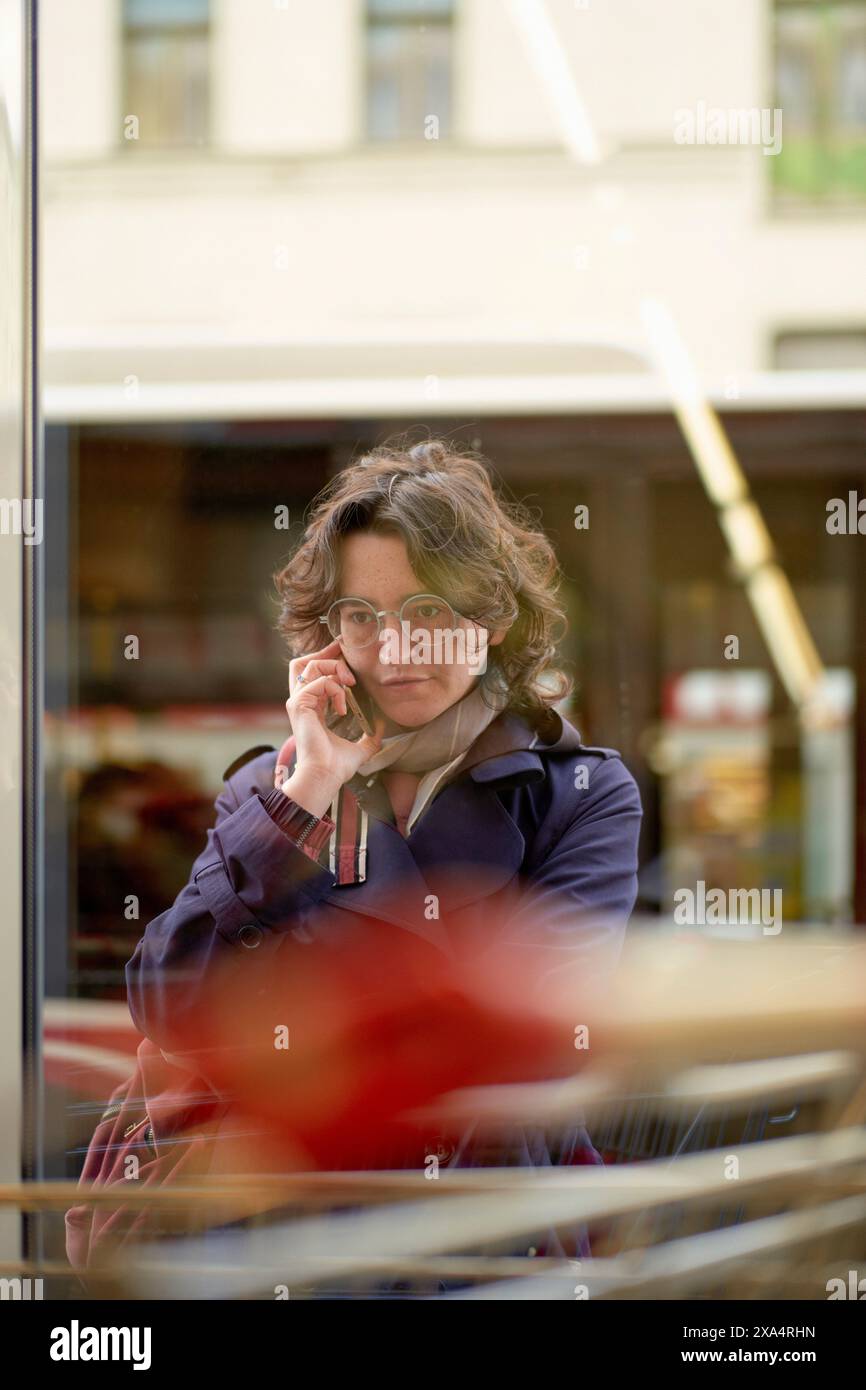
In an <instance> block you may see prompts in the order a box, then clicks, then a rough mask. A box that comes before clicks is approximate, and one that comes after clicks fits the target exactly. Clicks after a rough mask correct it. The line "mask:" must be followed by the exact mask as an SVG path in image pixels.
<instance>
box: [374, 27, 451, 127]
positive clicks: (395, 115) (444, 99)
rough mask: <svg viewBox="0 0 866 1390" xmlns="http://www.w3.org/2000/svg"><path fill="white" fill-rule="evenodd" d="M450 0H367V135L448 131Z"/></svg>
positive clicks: (449, 100) (449, 104)
mask: <svg viewBox="0 0 866 1390" xmlns="http://www.w3.org/2000/svg"><path fill="white" fill-rule="evenodd" d="M453 21H454V5H453V3H452V0H367V29H366V41H367V136H368V138H369V139H370V140H383V141H384V140H424V139H427V140H437V139H444V138H447V137H448V136H449V135H450V134H451V86H452V84H451V63H452V40H453Z"/></svg>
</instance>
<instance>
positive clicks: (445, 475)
mask: <svg viewBox="0 0 866 1390" xmlns="http://www.w3.org/2000/svg"><path fill="white" fill-rule="evenodd" d="M489 467H490V466H489V464H488V463H487V461H486V460H485V459H484V458H483V456H482V455H481V454H479V453H477V452H475V451H470V450H461V449H457V448H454V447H453V446H451V445H450V444H447V443H445V441H443V440H441V439H428V440H425V441H423V442H421V443H417V444H411V442H410V441H408V440H405V439H400V440H398V441H396V442H394V443H390V444H382V445H379V446H378V447H376V448H374V449H371V450H370V452H369V453H366V454H364V455H363V456H362V457H360V458H358V459H356V460H355V461H353V462H352V463H350V464H349V466H348V467H347V468H345V469H344V470H343V471H342V472H340V473H338V474H337V475H336V476H335V477H334V478H332V479H331V481H330V482H329V483H328V484H327V485H326V486H325V487H324V488H323V489H322V491H321V492H320V493H319V494H318V496H317V497H316V498H314V499H313V502H312V503H311V510H310V513H309V516H308V519H307V526H306V530H305V532H304V535H303V537H302V538H301V541H300V543H299V544H298V546H297V548H296V550H295V552H294V554H293V555H292V557H291V559H290V560H289V562H288V564H286V566H285V567H284V568H283V569H280V570H279V571H278V572H277V573H276V574H275V575H274V583H275V585H276V589H277V593H278V595H279V608H280V611H279V617H278V620H277V623H276V627H277V629H278V630H279V631H280V632H281V633H282V634H283V636H284V637H285V638H286V641H287V643H288V646H289V651H290V653H291V656H299V655H301V654H302V653H303V652H305V651H314V650H317V649H318V648H319V647H320V646H321V638H322V628H321V626H320V623H319V617H320V615H321V614H322V613H325V612H327V610H328V608H329V606H330V604H331V603H333V601H334V599H335V598H337V597H339V590H338V585H339V575H340V558H339V540H340V538H341V537H342V536H345V535H348V534H350V533H351V532H353V531H372V532H375V533H377V534H379V535H390V536H394V535H396V536H400V537H402V539H403V540H404V542H405V544H406V549H407V553H408V556H409V561H410V563H411V565H412V568H413V570H414V571H415V573H416V574H417V575H418V577H419V579H420V580H421V582H422V584H423V585H424V586H425V591H426V592H429V593H437V594H441V596H442V597H443V598H445V599H447V600H448V601H449V602H450V603H451V605H452V607H453V608H455V609H456V610H457V611H458V612H460V613H463V614H465V615H466V616H467V617H470V618H472V619H474V620H475V621H478V622H480V623H482V624H483V625H484V626H485V627H486V628H487V629H488V630H489V631H493V630H494V629H496V628H507V629H508V631H507V633H506V635H505V637H504V639H503V641H502V642H501V643H500V644H498V645H497V646H491V647H490V648H489V650H488V665H487V671H486V673H485V676H484V678H483V680H482V685H483V686H484V687H485V688H486V689H488V690H489V691H490V693H491V694H493V695H494V697H495V699H496V701H497V702H498V704H499V705H500V706H501V705H503V704H504V705H505V707H507V708H510V709H512V710H514V711H517V712H519V713H522V714H524V715H526V716H528V717H529V718H530V719H533V720H541V721H542V722H545V721H546V719H547V718H549V708H550V706H551V705H553V704H555V703H557V702H558V701H560V700H562V699H564V698H565V697H566V696H567V695H569V694H570V693H571V690H572V688H573V681H572V679H571V677H569V676H568V675H566V674H565V672H564V671H563V670H562V669H560V667H559V665H558V664H557V663H556V660H555V657H556V643H557V641H558V639H559V637H560V636H561V635H562V634H563V633H564V631H565V629H566V627H567V622H566V616H565V610H564V608H563V606H562V605H561V603H560V602H559V599H558V591H559V587H560V584H561V578H562V575H561V570H560V567H559V563H558V561H557V559H556V555H555V552H554V550H553V546H552V545H551V543H550V541H549V540H548V538H547V536H546V535H545V534H544V533H543V531H542V530H541V529H540V527H539V525H538V524H537V523H536V522H535V521H534V519H533V518H532V516H531V515H530V513H529V512H528V510H527V509H526V508H525V507H524V506H523V505H522V504H521V503H518V502H512V501H508V500H506V499H505V497H504V496H503V495H502V488H501V484H499V483H495V482H494V480H493V478H492V477H491V473H490V471H489Z"/></svg>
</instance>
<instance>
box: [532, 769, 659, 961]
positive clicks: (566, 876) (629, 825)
mask: <svg viewBox="0 0 866 1390" xmlns="http://www.w3.org/2000/svg"><path fill="white" fill-rule="evenodd" d="M642 816H643V810H642V807H641V801H640V793H639V791H638V788H637V784H636V782H635V780H634V778H633V777H632V775H631V773H630V772H629V771H628V769H627V768H626V767H625V766H624V764H623V762H622V760H621V759H620V758H619V757H618V756H608V757H605V758H603V759H599V760H598V761H597V762H594V763H593V765H592V767H591V772H590V778H589V786H588V788H586V789H582V790H579V791H577V790H572V791H571V792H570V794H569V798H568V804H567V807H566V811H565V823H564V825H563V827H562V829H561V831H558V832H557V833H556V834H555V835H554V837H553V840H552V843H551V844H550V846H549V847H548V848H547V849H546V851H543V852H542V854H541V857H540V859H539V861H538V862H537V863H536V864H535V866H534V868H533V869H532V871H531V872H530V874H529V875H528V877H527V878H526V879H525V880H524V881H523V885H522V892H521V894H520V897H519V900H518V902H517V905H516V908H515V910H514V911H513V912H512V914H511V915H510V917H509V921H508V924H507V929H506V934H507V936H508V938H509V939H511V940H518V941H525V942H527V943H532V944H537V945H542V944H543V945H545V946H548V947H550V949H551V953H552V954H551V965H552V967H555V966H556V965H557V964H561V965H562V966H563V967H568V966H571V965H574V964H578V965H579V966H580V967H581V973H582V974H583V975H584V978H586V973H585V972H590V973H591V974H593V975H595V974H596V973H597V974H598V975H599V977H604V976H605V975H606V974H607V973H608V971H609V970H610V969H612V968H613V966H614V965H615V964H616V961H617V959H618V957H619V953H620V950H621V948H622V944H623V940H624V937H625V930H626V925H627V923H628V918H629V915H630V913H631V911H632V908H633V907H634V904H635V899H636V897H637V869H638V840H639V837H640V827H641V819H642Z"/></svg>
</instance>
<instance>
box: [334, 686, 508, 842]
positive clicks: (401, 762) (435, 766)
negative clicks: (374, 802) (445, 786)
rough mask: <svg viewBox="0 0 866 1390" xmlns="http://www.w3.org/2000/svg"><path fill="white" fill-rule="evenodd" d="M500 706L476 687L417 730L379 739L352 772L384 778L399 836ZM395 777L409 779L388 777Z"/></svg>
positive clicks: (501, 701) (502, 702) (497, 699)
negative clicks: (378, 745) (375, 750)
mask: <svg viewBox="0 0 866 1390" xmlns="http://www.w3.org/2000/svg"><path fill="white" fill-rule="evenodd" d="M505 704H506V699H505V698H504V697H494V696H493V695H492V694H490V693H488V695H487V697H486V698H485V696H484V695H483V694H482V692H481V688H480V685H479V684H478V683H477V682H476V684H475V685H474V686H473V687H472V689H471V690H470V691H469V693H468V695H464V696H463V698H462V699H461V700H458V701H457V702H456V704H453V705H449V707H448V709H446V710H443V711H442V713H441V714H439V715H437V716H436V718H435V719H431V720H430V721H429V723H427V724H423V725H422V726H421V728H420V729H409V730H408V731H407V732H406V733H404V734H394V735H392V736H391V737H389V738H386V739H383V740H382V747H381V748H380V749H379V752H378V753H375V754H374V755H373V757H372V758H370V760H369V762H366V763H364V764H363V766H362V767H360V768H359V769H358V771H359V773H360V774H361V776H362V777H372V776H373V775H374V773H377V772H381V773H384V776H383V778H382V780H383V783H384V785H385V788H386V790H387V791H388V794H389V796H390V797H391V801H392V804H393V805H394V814H395V816H396V819H397V824H398V827H399V829H400V831H401V833H402V834H404V835H408V834H409V831H410V830H411V829H412V826H413V825H414V824H415V822H416V821H417V820H418V817H419V816H420V815H421V814H422V812H423V811H424V809H425V807H426V806H427V805H428V804H429V802H430V801H431V800H432V798H433V796H434V795H435V794H436V791H437V790H438V788H439V787H440V786H441V784H442V782H444V780H445V779H446V778H447V777H448V775H449V774H450V773H451V772H453V770H454V769H455V768H456V767H457V766H458V765H459V764H460V763H461V762H462V760H463V758H464V757H465V756H466V754H467V753H468V751H469V749H470V748H471V747H472V744H473V743H474V742H475V740H476V739H477V738H478V736H479V735H480V734H481V733H483V732H484V730H485V729H486V728H487V726H488V724H491V723H492V722H493V720H494V719H495V718H496V717H497V715H498V714H500V713H501V711H502V709H504V707H505ZM399 773H402V774H415V776H413V777H408V776H405V775H404V776H402V777H401V776H395V775H393V774H399ZM416 778H417V780H416ZM413 791H414V798H413V797H412V792H413Z"/></svg>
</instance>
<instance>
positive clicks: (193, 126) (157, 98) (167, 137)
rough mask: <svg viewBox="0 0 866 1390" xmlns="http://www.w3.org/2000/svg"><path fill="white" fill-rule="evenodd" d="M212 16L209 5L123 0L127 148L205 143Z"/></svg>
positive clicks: (191, 0) (201, 0) (202, 0)
mask: <svg viewBox="0 0 866 1390" xmlns="http://www.w3.org/2000/svg"><path fill="white" fill-rule="evenodd" d="M209 12H210V3H209V0H124V4H123V75H124V85H123V103H124V109H123V118H124V144H125V145H128V146H129V147H130V148H133V149H134V148H135V147H136V146H144V147H146V148H153V147H154V146H156V147H159V148H161V149H166V148H171V147H186V146H190V145H203V144H204V143H205V141H206V139H207V133H208V105H209V93H208V77H209V64H208V43H209V23H210V13H209ZM130 118H135V119H134V121H133V120H131V119H130Z"/></svg>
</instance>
